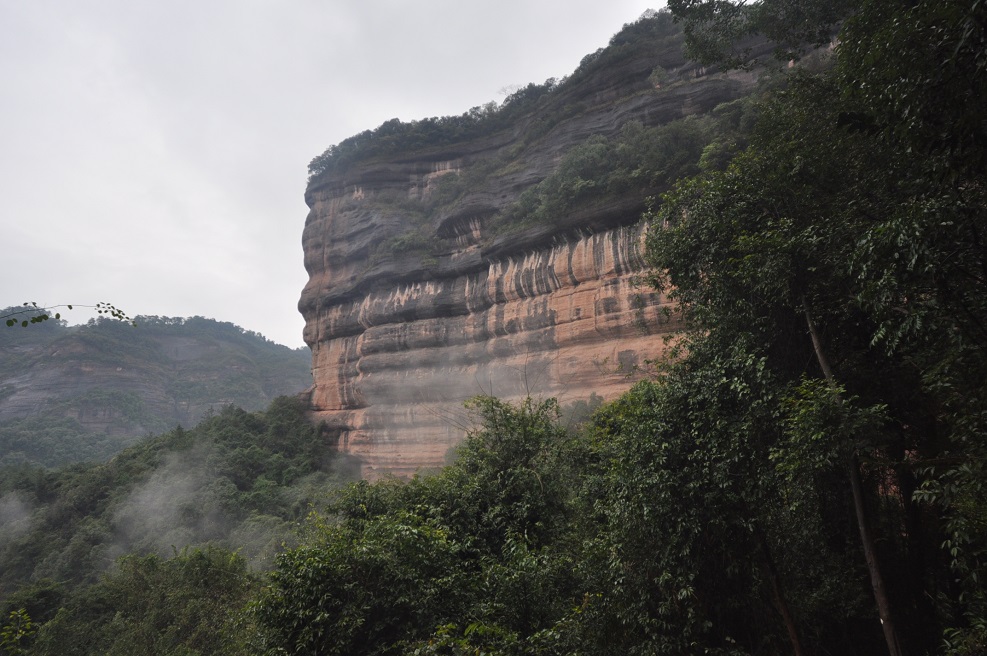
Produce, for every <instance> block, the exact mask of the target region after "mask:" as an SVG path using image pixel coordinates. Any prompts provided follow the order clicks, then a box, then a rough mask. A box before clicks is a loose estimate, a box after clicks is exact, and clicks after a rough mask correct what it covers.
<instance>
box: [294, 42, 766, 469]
mask: <svg viewBox="0 0 987 656" xmlns="http://www.w3.org/2000/svg"><path fill="white" fill-rule="evenodd" d="M662 34H663V36H662V39H661V41H660V42H655V43H652V44H650V46H649V47H647V48H638V50H637V51H635V52H637V53H638V54H635V55H634V56H629V57H624V58H623V59H617V58H615V57H610V58H609V59H611V60H613V59H617V62H616V63H614V64H607V65H604V66H602V67H601V66H597V67H595V68H594V67H593V65H592V64H593V62H592V61H590V62H589V63H588V64H587V62H586V61H585V60H584V64H583V66H581V69H580V70H579V71H577V74H574V76H573V78H570V79H569V80H568V81H567V82H566V83H563V84H561V85H558V86H557V87H556V88H554V89H553V90H552V91H551V92H550V93H548V94H546V96H545V97H544V98H543V99H541V101H540V102H539V103H537V104H536V105H535V106H534V107H533V108H532V109H531V110H530V111H528V112H526V113H523V114H522V115H520V116H519V117H518V118H517V119H516V120H514V121H513V122H512V123H511V124H510V125H507V126H503V127H500V128H499V129H496V130H493V131H491V132H490V133H488V134H483V135H481V136H473V137H471V138H469V139H466V140H460V141H455V142H452V143H444V144H442V145H438V146H431V147H429V146H425V147H416V148H411V149H404V150H398V151H396V152H389V153H386V154H385V155H371V156H367V157H365V158H357V159H356V161H353V162H350V163H347V165H346V166H341V167H336V169H334V170H329V171H327V172H325V173H322V174H320V175H315V176H313V178H312V179H311V180H310V183H309V186H308V189H307V191H306V202H307V203H308V205H309V207H310V210H311V211H310V212H309V215H308V218H307V221H306V224H305V231H304V236H303V246H304V251H305V266H306V269H307V270H308V273H309V275H310V280H309V282H308V284H307V285H306V287H305V289H304V291H303V292H302V296H301V300H300V302H299V309H300V311H301V312H302V314H303V315H304V317H305V320H306V328H305V340H306V342H307V343H308V344H309V346H310V347H311V349H312V358H313V374H314V379H315V385H314V387H313V388H312V390H311V409H312V414H313V418H314V419H316V420H318V421H323V422H325V424H326V426H327V427H328V428H329V429H330V433H331V434H333V435H338V439H339V442H338V445H339V448H340V449H341V450H343V451H345V452H347V453H350V454H352V455H356V456H359V457H360V458H362V460H363V463H364V475H365V476H366V477H369V478H375V477H379V476H380V475H383V474H385V473H390V474H394V475H398V476H407V475H410V474H412V473H414V472H415V471H417V470H419V469H421V468H431V467H437V466H440V465H441V464H443V462H444V460H445V458H446V455H447V452H448V450H449V449H450V447H452V446H454V445H455V444H456V443H457V441H459V440H460V439H461V438H462V436H463V434H464V429H465V428H466V427H467V426H468V425H469V417H468V416H467V415H466V413H465V411H464V409H463V405H462V402H463V401H464V400H465V399H467V398H469V397H471V396H475V395H478V394H493V395H496V396H498V397H501V398H508V399H510V398H518V397H522V396H524V395H528V394H530V395H537V396H556V397H558V398H559V400H560V402H561V403H563V404H565V403H567V402H570V401H576V400H581V399H582V400H585V399H587V398H588V397H590V396H591V394H594V393H595V394H597V395H599V396H602V397H604V398H605V399H610V398H613V397H615V396H617V395H619V394H620V393H622V392H623V391H625V390H626V389H628V388H629V387H630V386H631V385H632V384H633V383H634V382H635V381H636V380H638V379H639V378H640V377H641V376H643V375H646V374H644V373H642V372H643V370H646V369H647V366H646V361H648V360H654V359H657V358H661V357H662V353H663V351H664V349H665V340H664V336H666V335H668V334H670V333H672V332H674V331H675V330H676V329H677V328H678V325H677V324H676V323H675V321H674V320H672V319H670V318H668V316H667V313H666V312H665V310H666V309H667V308H668V304H667V302H666V300H665V299H664V298H662V297H661V296H660V295H658V294H656V293H655V292H654V291H653V290H652V289H651V288H649V287H648V286H647V285H646V284H645V283H644V281H643V280H642V274H644V273H645V262H644V260H643V258H642V248H641V246H642V242H643V231H644V228H643V227H642V226H640V225H639V219H640V216H641V213H642V211H643V210H644V209H645V207H646V200H645V198H646V196H647V195H649V193H650V194H653V193H655V192H656V191H660V190H661V189H662V188H667V186H668V185H669V184H670V181H667V180H666V181H659V182H658V183H657V184H653V185H652V186H651V187H649V188H647V189H646V190H644V191H642V189H641V188H640V187H638V188H634V189H629V190H627V191H625V192H622V193H617V194H612V193H611V194H608V195H606V196H605V197H597V198H596V199H595V200H591V201H590V202H587V203H585V204H579V205H577V206H575V207H572V208H570V209H569V210H568V211H566V212H565V213H563V214H562V215H560V216H557V217H556V218H555V219H554V220H553V221H551V222H548V223H538V222H534V223H533V222H531V221H525V220H524V216H523V213H519V212H518V211H517V207H518V202H519V200H522V199H523V194H524V193H525V192H526V191H528V190H534V189H537V188H538V185H539V184H540V183H542V182H544V181H546V180H547V179H548V178H549V177H550V176H551V175H552V174H553V173H554V172H556V171H557V170H558V169H559V167H560V166H563V165H564V163H565V162H566V160H565V155H566V153H568V152H570V151H572V149H573V148H574V147H576V146H578V145H580V144H583V143H586V142H587V140H589V139H598V140H599V139H614V138H616V137H617V135H619V134H620V133H621V131H622V130H623V129H624V128H625V126H626V125H627V124H629V123H632V122H633V123H636V124H639V125H641V126H643V127H645V128H647V127H650V126H660V125H663V124H667V123H669V122H672V121H676V120H680V119H682V118H683V117H686V116H691V115H701V114H703V113H705V112H709V111H710V110H712V109H713V108H714V107H716V106H717V105H719V104H721V103H724V102H727V101H730V100H733V99H736V98H738V97H740V96H742V95H744V94H745V93H747V92H748V90H749V88H750V87H751V85H752V84H753V83H754V77H753V75H751V74H750V73H740V74H729V75H728V74H722V73H710V72H707V71H704V70H702V69H699V68H697V67H696V66H695V65H693V64H690V63H689V62H686V61H685V60H684V58H683V56H682V54H681V38H680V36H679V35H678V34H677V33H675V32H674V30H671V31H670V32H669V31H666V32H663V33H662ZM620 36H621V35H617V36H616V37H615V40H617V39H618V37H620ZM613 48H615V46H614V43H613V42H612V43H611V47H610V49H608V51H604V52H602V53H597V54H596V55H595V56H594V57H595V58H596V59H597V60H607V59H608V57H607V55H608V52H609V51H611V50H613ZM587 59H588V60H589V59H590V58H587ZM656 71H660V73H661V74H660V75H656ZM573 107H575V108H576V109H570V108H573ZM545 116H555V117H561V118H557V119H556V120H555V121H554V122H553V123H552V124H551V125H548V126H546V125H545V124H544V123H545V119H544V117H545ZM382 127H383V126H382ZM450 182H451V183H453V184H450ZM456 184H458V186H455V185H456ZM449 187H452V188H453V191H452V192H451V193H450V192H448V189H449ZM529 195H530V194H529ZM505 217H507V218H505ZM518 217H521V218H520V220H518ZM512 221H513V223H512Z"/></svg>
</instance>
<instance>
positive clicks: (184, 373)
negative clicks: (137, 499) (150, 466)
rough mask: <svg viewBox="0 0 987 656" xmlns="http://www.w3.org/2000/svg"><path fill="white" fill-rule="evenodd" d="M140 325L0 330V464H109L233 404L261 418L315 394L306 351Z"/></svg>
mask: <svg viewBox="0 0 987 656" xmlns="http://www.w3.org/2000/svg"><path fill="white" fill-rule="evenodd" d="M15 310H17V308H9V309H8V310H5V311H4V312H3V313H4V314H9V313H10V312H12V311H15ZM134 324H135V325H131V324H130V323H128V322H120V321H113V320H111V319H108V318H102V317H101V318H100V319H98V320H93V321H90V322H89V323H88V324H86V325H82V326H68V325H66V323H65V322H64V321H59V320H56V319H53V318H52V319H49V320H47V321H43V322H40V323H36V324H29V325H28V326H27V327H24V328H22V327H21V326H19V325H15V326H13V327H4V328H3V330H0V465H4V464H17V463H34V464H40V465H45V466H55V465H61V464H69V463H73V462H81V461H85V460H89V461H99V460H105V459H107V458H109V457H110V456H112V455H113V454H115V453H117V452H119V451H120V450H122V449H123V448H124V447H126V446H128V445H130V444H134V443H135V442H136V441H137V440H138V439H140V438H144V437H147V436H149V435H152V434H155V433H160V432H162V431H166V430H169V429H171V428H174V427H175V426H178V425H181V426H184V427H186V428H190V427H192V426H194V425H195V424H196V423H198V421H199V420H200V419H202V418H203V417H204V416H206V414H207V413H210V412H215V411H218V410H220V409H222V408H223V407H224V406H226V405H229V404H233V405H236V406H239V407H242V408H245V409H247V410H259V409H262V408H264V407H265V406H266V405H267V404H268V403H270V402H271V401H272V400H273V399H274V398H276V397H277V396H280V395H283V394H297V393H299V392H302V391H303V390H305V388H307V387H308V386H310V385H311V380H312V378H311V374H310V365H311V363H310V356H309V352H308V349H305V348H300V349H289V348H287V347H285V346H281V345H280V344H275V343H273V342H270V341H268V340H267V339H265V338H264V337H263V336H262V335H259V334H257V333H252V332H250V331H246V330H243V329H242V328H240V327H238V326H234V325H233V324H231V323H225V322H220V321H215V320H213V319H206V318H203V317H191V318H187V319H182V318H170V317H137V319H136V320H135V322H134Z"/></svg>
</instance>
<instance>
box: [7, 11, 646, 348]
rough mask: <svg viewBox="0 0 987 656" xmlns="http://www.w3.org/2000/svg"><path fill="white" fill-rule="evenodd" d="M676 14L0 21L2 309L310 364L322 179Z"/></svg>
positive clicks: (106, 14) (14, 17)
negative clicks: (359, 137)
mask: <svg viewBox="0 0 987 656" xmlns="http://www.w3.org/2000/svg"><path fill="white" fill-rule="evenodd" d="M661 4H663V3H659V2H647V1H645V0H566V1H561V0H558V1H557V0H492V1H488V0H476V1H470V0H417V1H414V2H412V1H410V0H195V1H194V2H191V1H187V0H170V1H169V2H161V1H160V0H155V1H153V2H152V1H150V0H146V1H145V0H92V1H90V0H0V181H2V182H0V244H2V245H3V250H2V255H0V265H2V267H3V273H2V275H0V307H5V306H7V305H18V304H20V303H22V302H25V301H35V302H37V303H39V304H48V305H52V304H58V303H75V304H77V305H81V304H89V305H93V304H95V303H96V302H97V301H107V302H111V303H113V304H115V305H117V306H118V307H120V308H121V309H123V310H124V311H126V312H127V313H129V314H130V315H138V314H148V315H162V316H194V315H201V316H206V317H212V318H215V319H219V320H221V321H230V322H233V323H235V324H237V325H240V326H242V327H243V328H246V329H248V330H254V331H257V332H260V333H262V334H263V335H265V336H266V337H268V338H269V339H272V340H273V341H275V342H279V343H281V344H286V345H288V346H292V347H297V346H302V345H303V342H302V338H301V332H302V327H303V325H304V322H303V321H302V319H301V315H299V314H298V311H297V309H296V304H297V302H298V297H299V294H300V293H301V290H302V287H303V286H304V285H305V282H306V280H307V275H306V273H305V269H304V266H303V262H302V251H301V233H302V227H303V225H304V222H305V215H306V213H307V208H306V206H305V202H304V199H303V194H304V189H305V182H306V178H307V166H308V163H309V161H311V159H312V158H313V157H315V156H316V155H318V154H320V153H321V152H322V151H323V150H325V148H326V147H327V146H329V145H330V144H334V143H337V142H339V141H341V140H342V139H345V138H346V137H348V136H351V135H353V134H355V133H357V132H360V131H363V130H366V129H371V128H374V127H376V126H378V125H380V124H381V123H382V122H384V121H385V120H388V119H390V118H395V117H396V118H400V119H401V120H404V121H410V120H414V119H420V118H425V117H428V116H445V115H450V114H461V113H462V112H464V111H466V110H468V109H469V108H470V107H473V106H476V105H481V104H484V103H486V102H489V101H491V100H496V101H498V102H499V101H500V100H502V99H503V94H502V90H503V89H505V88H507V87H511V86H513V85H524V84H527V83H529V82H543V81H544V80H545V79H547V78H549V77H561V76H564V75H568V74H569V73H571V72H572V71H573V70H574V69H575V68H576V66H577V65H578V64H579V61H580V60H581V59H582V58H583V56H585V55H586V54H588V53H590V52H593V51H595V50H596V49H597V48H599V47H601V46H604V45H606V43H607V41H608V40H609V38H610V36H612V35H613V34H614V33H615V32H617V31H618V30H619V29H620V28H621V26H622V25H623V24H624V23H627V22H630V21H633V20H635V19H636V18H637V17H638V16H640V15H641V14H642V13H643V12H644V11H645V10H646V9H648V8H649V7H650V8H655V9H657V8H658V7H659V6H661ZM63 316H64V317H65V318H67V319H69V320H70V321H71V322H73V323H75V322H83V321H85V320H87V319H88V318H89V316H90V315H89V314H87V313H86V311H85V310H80V309H79V308H76V309H75V310H73V311H71V312H65V313H63Z"/></svg>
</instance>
